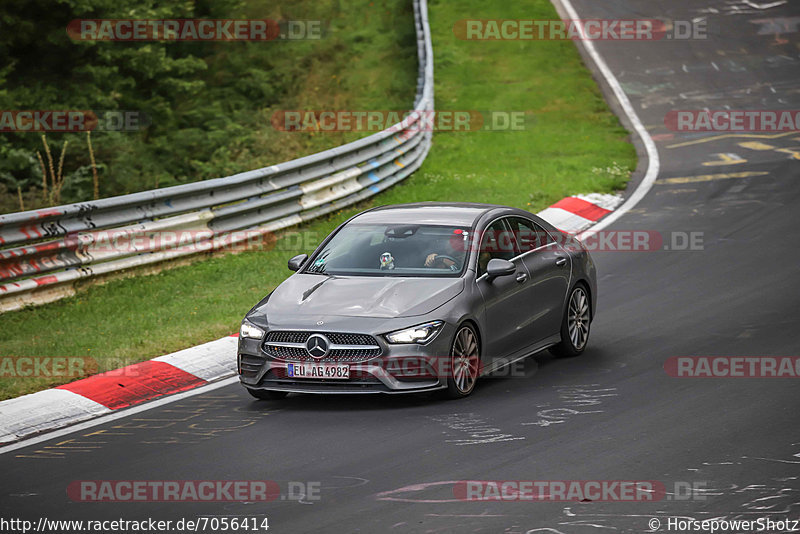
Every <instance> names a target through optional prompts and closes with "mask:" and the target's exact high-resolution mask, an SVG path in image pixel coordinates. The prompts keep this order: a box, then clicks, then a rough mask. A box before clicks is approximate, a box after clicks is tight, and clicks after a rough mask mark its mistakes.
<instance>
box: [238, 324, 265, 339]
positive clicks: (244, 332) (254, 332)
mask: <svg viewBox="0 0 800 534" xmlns="http://www.w3.org/2000/svg"><path fill="white" fill-rule="evenodd" d="M239 337H249V338H253V339H261V338H262V337H264V331H263V330H261V329H260V328H259V327H257V326H255V325H254V324H251V323H249V322H248V321H247V320H245V321H242V327H241V328H240V329H239Z"/></svg>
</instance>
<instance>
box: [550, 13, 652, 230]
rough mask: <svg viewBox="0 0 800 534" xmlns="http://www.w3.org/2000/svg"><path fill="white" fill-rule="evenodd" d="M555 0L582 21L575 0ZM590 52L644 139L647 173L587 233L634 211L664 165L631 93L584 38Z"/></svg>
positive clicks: (571, 17)
mask: <svg viewBox="0 0 800 534" xmlns="http://www.w3.org/2000/svg"><path fill="white" fill-rule="evenodd" d="M553 1H554V2H557V3H560V4H561V5H562V6H563V8H564V10H566V12H567V14H568V15H569V18H570V19H572V20H578V19H579V17H578V13H577V12H576V11H575V8H574V7H572V3H570V0H553ZM581 44H582V45H583V47H584V49H585V50H586V52H587V53H588V54H589V56H590V57H591V58H592V60H593V61H594V63H595V65H596V66H597V68H598V70H599V71H600V73H601V74H602V75H603V78H605V80H606V82H607V83H608V85H609V87H611V90H612V91H613V92H614V96H615V97H616V98H617V102H619V105H620V107H621V108H622V110H623V111H624V112H625V115H627V117H628V120H629V121H630V122H631V125H632V126H633V129H634V130H635V131H636V134H637V135H638V136H639V137H640V138H641V140H642V143H643V144H644V148H645V150H646V151H647V172H646V173H645V175H644V178H642V181H641V182H640V183H639V185H638V186H636V189H635V190H634V191H633V194H631V196H630V197H628V199H627V200H626V201H625V203H624V204H622V206H620V207H619V208H617V209H616V210H614V213H612V214H611V215H609V216H608V217H606V218H604V219H603V220H602V221H600V222H599V223H597V224H595V225H594V226H592V227H591V228H590V229H589V230H587V232H595V231H597V230H602V229H603V228H605V227H606V226H608V225H610V224H612V223H613V222H615V221H616V220H617V219H619V218H620V217H622V216H623V215H624V214H625V213H627V212H628V211H630V210H631V209H632V208H633V207H634V206H636V204H638V203H639V201H641V200H642V199H643V198H644V196H645V195H646V194H647V192H648V191H650V188H652V187H653V183H654V182H655V181H656V178H657V177H658V172H659V170H660V168H661V161H660V160H659V158H658V149H657V148H656V144H655V142H654V141H653V138H652V137H650V134H649V133H647V129H646V128H645V127H644V124H642V121H641V119H639V116H638V115H637V114H636V111H635V110H634V109H633V105H632V104H631V101H630V100H628V95H626V94H625V91H623V90H622V86H621V85H620V83H619V81H618V80H617V78H616V76H614V73H612V72H611V69H610V68H608V65H607V64H606V62H605V60H604V59H603V58H602V57H600V53H599V52H598V51H597V49H596V48H595V46H594V42H593V41H590V40H586V41H581Z"/></svg>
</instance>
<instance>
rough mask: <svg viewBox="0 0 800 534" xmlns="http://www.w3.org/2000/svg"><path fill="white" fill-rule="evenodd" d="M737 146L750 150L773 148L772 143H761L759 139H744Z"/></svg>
mask: <svg viewBox="0 0 800 534" xmlns="http://www.w3.org/2000/svg"><path fill="white" fill-rule="evenodd" d="M739 146H740V147H742V148H749V149H750V150H772V149H773V148H775V147H774V146H772V145H768V144H766V143H761V142H759V141H745V142H744V143H739Z"/></svg>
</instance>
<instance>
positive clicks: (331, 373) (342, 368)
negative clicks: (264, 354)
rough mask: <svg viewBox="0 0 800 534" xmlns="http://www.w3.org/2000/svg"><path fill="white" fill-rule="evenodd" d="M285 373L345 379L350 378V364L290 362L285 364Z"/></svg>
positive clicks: (306, 376) (298, 376)
mask: <svg viewBox="0 0 800 534" xmlns="http://www.w3.org/2000/svg"><path fill="white" fill-rule="evenodd" d="M286 374H287V375H289V376H290V377H291V378H329V379H339V380H347V379H348V378H350V366H349V365H332V364H326V363H290V364H288V365H287V366H286Z"/></svg>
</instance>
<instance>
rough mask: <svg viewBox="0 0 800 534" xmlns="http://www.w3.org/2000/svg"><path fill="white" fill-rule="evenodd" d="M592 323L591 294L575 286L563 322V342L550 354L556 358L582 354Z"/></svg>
mask: <svg viewBox="0 0 800 534" xmlns="http://www.w3.org/2000/svg"><path fill="white" fill-rule="evenodd" d="M591 321H592V314H591V308H590V306H589V294H588V293H587V292H586V288H584V287H583V286H580V285H578V286H575V287H574V288H573V289H572V293H570V295H569V301H568V304H567V309H566V310H564V318H563V319H562V321H561V342H560V343H559V344H558V345H555V346H554V347H552V348H551V349H550V352H552V353H553V354H555V355H556V356H577V355H578V354H580V353H582V352H583V351H584V349H585V348H586V343H587V342H588V341H589V325H590V324H591Z"/></svg>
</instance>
